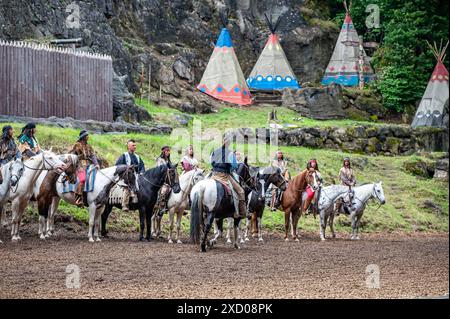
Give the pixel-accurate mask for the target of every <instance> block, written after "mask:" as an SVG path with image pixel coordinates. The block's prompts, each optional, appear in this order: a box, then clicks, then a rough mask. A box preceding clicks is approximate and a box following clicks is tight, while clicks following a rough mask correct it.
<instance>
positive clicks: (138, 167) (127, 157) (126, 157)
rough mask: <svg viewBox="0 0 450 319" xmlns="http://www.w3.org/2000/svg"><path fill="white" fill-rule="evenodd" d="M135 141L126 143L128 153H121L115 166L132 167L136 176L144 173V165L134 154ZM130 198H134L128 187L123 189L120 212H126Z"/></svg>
mask: <svg viewBox="0 0 450 319" xmlns="http://www.w3.org/2000/svg"><path fill="white" fill-rule="evenodd" d="M136 146H137V145H136V141H135V140H133V139H131V140H128V142H127V149H128V151H127V152H125V153H123V154H122V155H121V156H120V157H119V158H118V159H117V161H116V166H117V165H128V166H130V165H134V170H135V171H136V173H137V174H143V173H144V172H145V165H144V162H143V161H142V159H141V158H140V157H139V155H137V154H136ZM130 196H133V197H134V196H135V194H133V193H132V192H131V191H130V190H129V189H128V187H125V188H124V191H123V197H122V211H124V212H128V211H129V210H130V209H129V207H128V204H129V203H130Z"/></svg>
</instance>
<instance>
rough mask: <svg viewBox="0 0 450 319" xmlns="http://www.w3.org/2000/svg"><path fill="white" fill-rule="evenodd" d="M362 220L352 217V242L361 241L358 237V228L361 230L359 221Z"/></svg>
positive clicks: (359, 217)
mask: <svg viewBox="0 0 450 319" xmlns="http://www.w3.org/2000/svg"><path fill="white" fill-rule="evenodd" d="M360 219H361V216H356V215H353V216H352V237H351V239H352V240H359V236H358V230H359V229H358V228H359V220H360Z"/></svg>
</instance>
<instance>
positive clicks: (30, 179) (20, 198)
mask: <svg viewBox="0 0 450 319" xmlns="http://www.w3.org/2000/svg"><path fill="white" fill-rule="evenodd" d="M23 165H24V171H23V174H22V177H21V178H20V179H19V182H18V183H17V185H16V188H15V189H14V190H11V191H10V192H9V194H8V196H7V198H6V199H7V200H10V201H11V210H12V227H11V237H12V238H11V240H12V241H18V240H21V238H20V236H19V227H20V222H21V220H22V215H23V212H24V210H25V208H26V207H27V205H28V202H29V201H30V199H31V196H33V187H34V185H35V183H36V181H37V179H38V178H39V175H41V173H42V172H45V171H49V170H53V169H56V170H57V171H58V173H59V174H61V173H62V171H63V170H65V169H66V165H65V164H64V163H63V162H62V161H61V160H60V159H59V158H58V156H57V155H55V154H54V153H52V152H50V151H42V152H41V153H40V154H38V155H36V156H33V157H31V158H30V159H28V160H26V161H24V163H23Z"/></svg>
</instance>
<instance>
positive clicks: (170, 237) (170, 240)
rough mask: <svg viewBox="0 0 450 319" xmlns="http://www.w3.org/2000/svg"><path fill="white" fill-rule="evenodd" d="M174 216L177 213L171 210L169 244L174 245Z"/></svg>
mask: <svg viewBox="0 0 450 319" xmlns="http://www.w3.org/2000/svg"><path fill="white" fill-rule="evenodd" d="M174 214H175V212H174V210H173V208H172V209H169V223H170V224H169V236H168V238H167V239H168V241H169V244H173V241H172V231H173V219H174V217H175V216H174Z"/></svg>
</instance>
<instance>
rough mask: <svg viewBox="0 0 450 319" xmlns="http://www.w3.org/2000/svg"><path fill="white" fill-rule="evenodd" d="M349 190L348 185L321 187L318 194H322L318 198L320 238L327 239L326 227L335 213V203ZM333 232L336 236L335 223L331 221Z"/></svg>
mask: <svg viewBox="0 0 450 319" xmlns="http://www.w3.org/2000/svg"><path fill="white" fill-rule="evenodd" d="M347 192H348V187H347V186H343V185H330V186H326V187H322V186H321V187H320V190H319V191H318V192H316V194H320V195H319V198H318V199H317V210H318V213H319V217H320V225H319V228H320V239H321V240H322V241H324V240H325V228H326V226H327V222H328V218H329V217H330V216H332V215H333V209H334V203H335V201H336V199H337V198H339V197H340V196H342V195H345V194H346V193H347ZM330 228H331V232H332V233H333V237H335V236H336V235H335V233H334V228H333V223H330Z"/></svg>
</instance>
